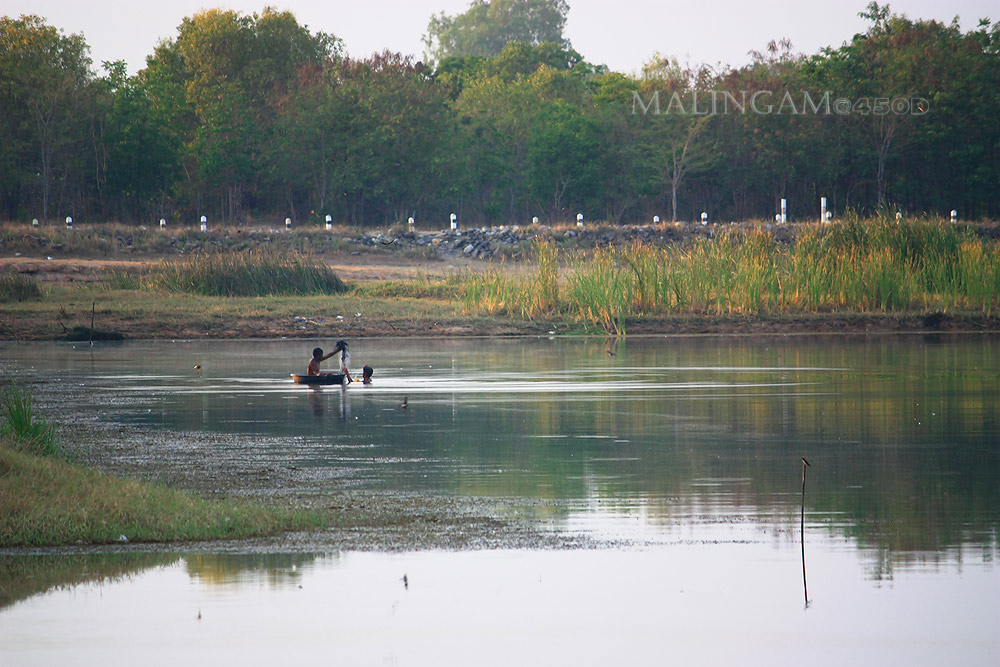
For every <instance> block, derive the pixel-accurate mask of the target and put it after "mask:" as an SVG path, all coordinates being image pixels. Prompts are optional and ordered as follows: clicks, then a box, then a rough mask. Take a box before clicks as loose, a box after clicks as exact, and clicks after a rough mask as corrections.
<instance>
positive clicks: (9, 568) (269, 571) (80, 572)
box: [0, 553, 337, 609]
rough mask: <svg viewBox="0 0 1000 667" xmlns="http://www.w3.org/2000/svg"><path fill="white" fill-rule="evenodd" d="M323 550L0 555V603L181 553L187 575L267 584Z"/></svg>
mask: <svg viewBox="0 0 1000 667" xmlns="http://www.w3.org/2000/svg"><path fill="white" fill-rule="evenodd" d="M336 558H337V557H336V556H330V555H326V554H322V555H321V554H197V555H183V556H182V555H179V554H176V553H174V554H170V553H100V554H71V555H61V554H60V555H42V556H38V555H27V556H0V609H2V608H4V607H7V606H10V605H12V604H15V603H17V602H21V601H23V600H27V599H29V598H31V597H33V596H35V595H40V594H42V593H45V592H47V591H50V590H52V589H67V588H72V587H74V586H79V585H81V584H90V583H108V584H110V583H117V582H119V581H123V580H125V579H129V578H131V577H133V576H136V575H139V574H141V573H142V572H143V571H145V570H149V569H152V568H155V567H164V566H169V565H174V564H175V563H178V562H179V561H181V560H182V559H183V561H184V564H185V567H186V569H187V572H188V575H189V576H191V578H192V579H197V580H198V581H199V582H200V583H202V584H205V585H207V586H213V587H220V586H238V585H240V584H244V583H249V582H252V583H255V584H256V583H258V582H266V583H267V585H268V586H269V587H271V588H284V587H288V586H294V585H297V584H298V583H299V580H300V579H301V576H302V572H303V571H304V570H305V569H307V568H308V567H311V566H313V565H314V563H316V562H317V561H327V562H329V561H335V560H336Z"/></svg>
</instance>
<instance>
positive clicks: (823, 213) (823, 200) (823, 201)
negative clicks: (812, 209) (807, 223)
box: [819, 197, 826, 222]
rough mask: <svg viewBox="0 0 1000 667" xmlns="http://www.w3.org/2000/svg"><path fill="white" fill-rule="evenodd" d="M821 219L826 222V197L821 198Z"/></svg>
mask: <svg viewBox="0 0 1000 667" xmlns="http://www.w3.org/2000/svg"><path fill="white" fill-rule="evenodd" d="M819 221H820V222H826V197H820V198H819Z"/></svg>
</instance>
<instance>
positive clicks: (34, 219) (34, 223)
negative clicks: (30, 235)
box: [31, 218, 38, 227]
mask: <svg viewBox="0 0 1000 667" xmlns="http://www.w3.org/2000/svg"><path fill="white" fill-rule="evenodd" d="M31 226H32V227H37V226H38V218H32V219H31Z"/></svg>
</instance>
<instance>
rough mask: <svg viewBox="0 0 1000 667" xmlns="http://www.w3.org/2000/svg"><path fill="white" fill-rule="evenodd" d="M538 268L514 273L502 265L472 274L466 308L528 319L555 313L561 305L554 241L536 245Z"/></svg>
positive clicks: (467, 285) (466, 296)
mask: <svg viewBox="0 0 1000 667" xmlns="http://www.w3.org/2000/svg"><path fill="white" fill-rule="evenodd" d="M532 256H533V261H534V264H535V271H534V273H533V274H531V275H528V276H519V275H512V274H511V273H509V272H507V271H504V270H503V269H502V268H499V269H491V270H489V271H486V272H484V273H478V274H474V275H472V276H470V277H469V278H468V279H467V281H466V285H465V290H464V304H465V308H466V310H472V311H479V312H487V313H508V314H511V315H516V316H518V317H522V318H525V319H528V320H533V319H536V318H538V317H541V316H543V315H548V314H551V313H553V312H554V311H555V310H556V309H557V308H559V307H560V301H559V261H558V251H557V250H556V248H555V245H554V244H553V243H552V242H551V241H536V242H535V243H534V245H533V246H532Z"/></svg>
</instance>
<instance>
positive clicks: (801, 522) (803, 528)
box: [799, 457, 812, 607]
mask: <svg viewBox="0 0 1000 667" xmlns="http://www.w3.org/2000/svg"><path fill="white" fill-rule="evenodd" d="M807 466H808V467H810V468H811V467H812V466H810V465H809V461H806V459H805V457H802V513H801V515H800V518H799V535H800V536H801V541H802V592H803V593H804V594H805V596H806V606H807V607H808V606H809V587H808V586H807V585H806V467H807Z"/></svg>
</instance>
